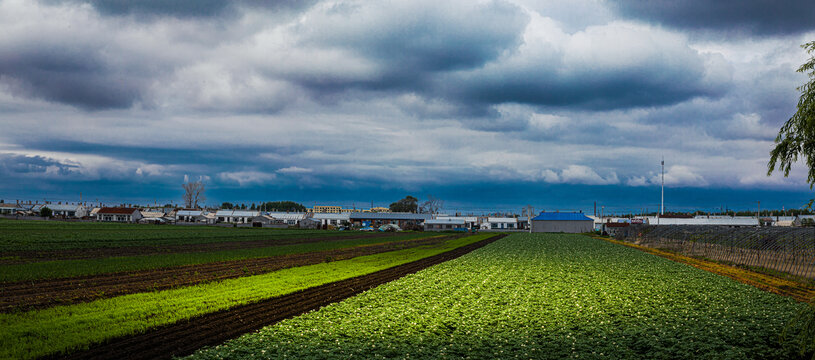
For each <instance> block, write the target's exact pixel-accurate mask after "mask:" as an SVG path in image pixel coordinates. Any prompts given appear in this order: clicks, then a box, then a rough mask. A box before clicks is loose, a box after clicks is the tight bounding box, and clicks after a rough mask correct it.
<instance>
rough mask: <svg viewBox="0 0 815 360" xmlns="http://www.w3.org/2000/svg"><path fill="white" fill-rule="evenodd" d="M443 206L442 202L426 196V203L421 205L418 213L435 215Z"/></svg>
mask: <svg viewBox="0 0 815 360" xmlns="http://www.w3.org/2000/svg"><path fill="white" fill-rule="evenodd" d="M443 206H444V200H442V199H439V198H436V197H434V196H433V195H428V196H427V201H425V202H423V203H422V206H421V208H420V209H419V212H421V213H424V214H436V213H438V212H439V210H441V208H442V207H443Z"/></svg>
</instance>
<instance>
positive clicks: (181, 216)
mask: <svg viewBox="0 0 815 360" xmlns="http://www.w3.org/2000/svg"><path fill="white" fill-rule="evenodd" d="M203 217H204V210H178V211H176V212H175V221H176V222H200V221H201V218H203Z"/></svg>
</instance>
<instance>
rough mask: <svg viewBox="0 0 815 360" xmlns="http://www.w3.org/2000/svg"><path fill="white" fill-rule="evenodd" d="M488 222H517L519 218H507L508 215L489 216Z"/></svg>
mask: <svg viewBox="0 0 815 360" xmlns="http://www.w3.org/2000/svg"><path fill="white" fill-rule="evenodd" d="M487 222H491V223H516V222H518V219H516V218H507V217H491V218H487Z"/></svg>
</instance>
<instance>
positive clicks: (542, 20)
mask: <svg viewBox="0 0 815 360" xmlns="http://www.w3.org/2000/svg"><path fill="white" fill-rule="evenodd" d="M702 6H703V5H702V4H701V3H698V2H685V3H682V4H673V3H671V4H667V3H661V2H656V3H654V2H650V3H648V4H645V3H633V2H632V3H627V2H625V3H602V2H601V3H598V2H595V1H590V0H585V1H577V2H575V3H574V4H573V6H571V5H570V6H565V5H563V3H559V2H548V1H547V2H529V1H520V0H518V1H509V0H507V1H501V0H495V1H477V2H473V1H454V2H433V1H389V2H364V1H314V2H275V3H272V4H271V5H270V4H267V3H265V2H254V1H243V2H222V1H211V0H207V1H198V2H183V1H182V2H170V1H144V2H124V1H105V0H99V1H80V0H65V1H50V0H49V1H45V0H44V1H41V2H35V1H22V0H6V1H2V2H0V33H3V34H7V36H3V37H0V127H1V128H2V129H3V130H2V131H0V159H1V160H2V166H0V175H4V176H7V177H8V178H14V179H21V181H22V179H24V180H25V181H27V182H29V183H36V182H37V181H40V182H42V184H46V185H48V184H53V183H54V182H56V181H58V180H59V179H60V178H64V179H71V181H77V182H78V183H81V182H83V181H85V182H100V183H104V182H110V183H115V184H120V185H121V186H124V184H127V183H128V182H132V183H134V184H140V185H139V187H140V188H144V187H145V186H147V185H146V184H151V186H156V187H161V186H165V185H166V186H168V187H176V186H177V183H178V182H180V181H181V179H183V177H184V176H185V175H186V176H191V177H199V176H204V177H206V178H207V179H208V181H209V182H210V183H211V188H212V189H221V190H220V191H227V189H233V190H234V191H239V190H240V189H245V191H257V189H263V188H266V187H270V186H273V187H277V188H284V187H287V186H288V187H294V188H300V189H325V188H337V189H339V190H338V191H352V189H363V188H365V189H370V188H379V189H399V190H406V189H407V190H413V191H420V190H421V189H424V188H428V187H434V188H445V189H450V188H454V187H456V186H463V187H466V186H471V185H472V184H476V183H477V184H480V185H479V186H486V185H485V184H487V185H488V184H493V185H495V186H506V184H519V183H521V184H527V185H528V186H534V185H535V184H540V185H545V184H549V185H551V186H595V187H601V186H616V187H632V188H637V189H644V188H647V187H653V186H655V185H656V184H658V181H657V180H656V176H657V173H658V170H659V169H658V164H659V160H660V159H661V158H662V157H663V156H664V157H665V159H666V163H667V164H668V167H667V168H666V170H667V172H666V177H665V182H666V185H667V186H670V187H674V188H679V187H691V188H693V187H695V188H739V189H754V188H762V189H768V188H776V189H779V188H780V189H805V188H806V185H805V184H804V183H803V180H804V177H799V176H797V175H796V174H797V173H794V174H793V175H792V176H791V177H790V178H786V179H785V178H782V177H780V176H773V177H766V176H765V175H764V174H765V172H766V162H767V160H768V152H769V150H770V148H771V147H772V140H773V138H774V135H775V133H776V132H777V129H778V128H779V127H780V125H781V124H782V123H783V122H784V121H785V120H786V119H787V118H788V117H789V116H790V115H791V114H792V112H793V111H794V108H795V104H796V101H797V96H798V94H797V91H796V89H795V88H796V87H797V86H799V85H800V84H801V83H802V82H803V81H806V77H805V76H802V75H801V74H798V73H796V72H795V69H796V68H797V66H798V65H799V64H800V63H802V62H803V61H804V60H805V59H806V54H804V53H803V52H802V51H801V50H800V48H799V47H798V45H799V44H801V43H803V42H806V41H808V40H811V37H812V36H813V35H815V32H813V28H815V27H813V26H811V24H809V23H808V22H806V21H803V20H801V21H798V20H795V19H797V18H794V17H793V18H791V19H792V20H791V21H792V22H793V23H795V24H797V25H795V26H793V25H784V26H787V27H784V28H783V29H776V30H772V27H771V26H770V27H762V26H769V25H768V24H772V22H771V21H770V20H768V19H769V18H771V17H772V16H769V15H768V17H766V19H765V18H761V17H757V18H755V19H752V18H751V17H750V16H747V15H743V14H742V15H739V14H741V13H739V14H729V15H727V16H730V17H728V18H727V19H725V20H722V21H721V23H720V24H719V23H717V24H715V26H713V25H705V20H704V17H703V16H702V17H700V16H692V15H693V14H695V13H694V11H703V10H706V11H709V12H711V13H714V14H715V13H719V14H720V15H718V16H725V15H723V14H722V8H721V7H720V5H718V4H711V5H709V6H708V7H706V8H704V9H702V8H701V7H702ZM656 9H663V10H671V11H673V12H672V13H671V11H665V12H664V13H671V14H673V15H665V14H663V13H659V14H657V10H656ZM696 9H702V10H696ZM761 9H763V8H762V6H761V5H756V4H752V3H747V4H744V5H743V9H742V10H740V11H742V12H744V14H751V13H752V12H755V11H759V10H761ZM801 12H805V9H801ZM620 14H622V15H620ZM677 14H686V15H681V16H680V15H677ZM770 15H772V14H770ZM710 16H714V15H710ZM740 16H741V17H740ZM46 19H47V20H46ZM711 19H714V18H713V17H711ZM710 21H713V20H710ZM750 21H753V22H755V24H753V23H750ZM695 22H699V23H698V24H697V23H695ZM751 24H752V25H751ZM756 24H758V25H756ZM762 24H763V25H762ZM700 29H701V30H703V31H701V32H700V31H698V30H700ZM730 31H734V32H738V33H740V34H742V35H743V34H756V35H761V36H760V37H755V38H751V37H749V36H741V37H734V38H732V39H729V40H728V41H721V38H722V37H721V35H722V34H724V33H727V32H730ZM708 34H710V35H708ZM796 34H798V35H796ZM26 169H28V170H26ZM49 169H50V170H49ZM24 170H26V171H24ZM796 171H797V170H796ZM547 186H548V185H547ZM44 188H47V186H46V187H44ZM252 189H254V190H252ZM343 189H344V190H343ZM0 190H2V191H5V192H9V191H12V190H13V189H12V190H9V189H8V188H0ZM134 191H135V190H134ZM230 191H232V190H230Z"/></svg>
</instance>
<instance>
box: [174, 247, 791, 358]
mask: <svg viewBox="0 0 815 360" xmlns="http://www.w3.org/2000/svg"><path fill="white" fill-rule="evenodd" d="M803 306H804V305H801V304H799V303H796V302H795V301H793V300H792V299H790V298H786V297H781V296H778V295H774V294H771V293H767V292H764V291H761V290H758V289H756V288H753V287H750V286H747V285H744V284H740V283H737V282H735V281H732V280H730V279H728V278H724V277H721V276H718V275H714V274H711V273H708V272H704V271H701V270H698V269H696V268H693V267H690V266H687V265H682V264H678V263H674V262H671V261H668V260H666V259H663V258H660V257H656V256H653V255H649V254H646V253H643V252H640V251H637V250H634V249H630V248H626V247H623V246H619V245H615V244H610V243H607V242H604V241H601V240H595V239H591V238H588V237H584V236H579V235H549V234H546V235H544V234H534V235H533V234H516V235H512V236H510V237H507V238H505V239H503V240H500V241H497V242H495V243H492V244H490V245H488V246H486V247H484V248H481V249H478V250H476V251H474V252H472V253H470V254H468V255H465V256H463V257H460V258H458V259H456V260H452V261H449V262H446V263H443V264H440V265H437V266H434V267H431V268H428V269H426V270H423V271H421V272H419V273H416V274H414V275H409V276H407V277H405V278H402V279H400V280H397V281H394V282H391V283H388V284H386V285H383V286H379V287H377V288H375V289H372V290H370V291H367V292H365V293H363V294H361V295H359V296H355V297H352V298H349V299H347V300H345V301H342V302H340V303H335V304H332V305H330V306H327V307H324V308H322V309H321V310H319V311H314V312H311V313H308V314H305V315H302V316H299V317H296V318H292V319H289V320H285V321H282V322H280V323H278V324H276V325H273V326H269V327H266V328H264V329H262V330H260V331H258V332H256V333H252V334H247V335H244V336H242V337H240V338H238V339H235V340H233V341H229V342H227V343H225V344H223V345H220V346H217V347H214V348H207V349H203V350H200V351H199V352H197V353H196V354H194V355H193V356H191V357H190V358H191V359H221V358H235V359H249V358H289V359H306V358H308V359H311V358H336V359H339V358H343V359H345V358H418V359H438V358H453V359H458V358H477V359H490V358H527V359H528V358H543V359H565V358H572V359H574V358H581V359H583V358H590V359H596V358H608V359H787V358H790V359H791V358H798V357H799V355H798V354H797V353H795V349H794V348H793V347H791V346H789V344H782V343H781V341H780V340H779V334H780V333H781V331H782V329H783V328H784V327H785V324H786V323H787V322H788V320H789V319H790V317H791V316H792V315H793V314H794V313H795V312H796V311H798V310H799V309H801V308H802V307H803Z"/></svg>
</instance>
